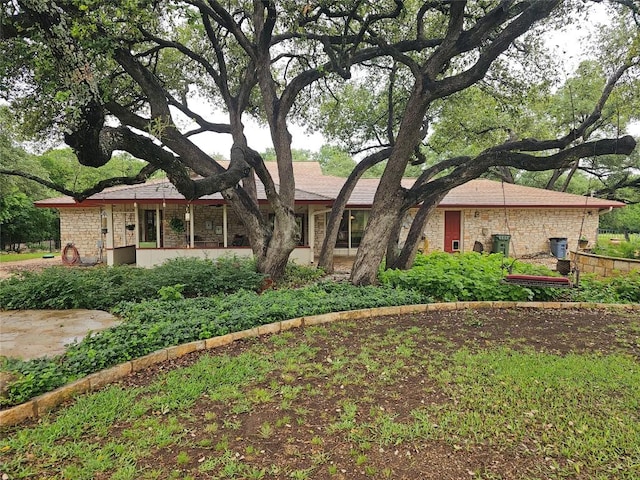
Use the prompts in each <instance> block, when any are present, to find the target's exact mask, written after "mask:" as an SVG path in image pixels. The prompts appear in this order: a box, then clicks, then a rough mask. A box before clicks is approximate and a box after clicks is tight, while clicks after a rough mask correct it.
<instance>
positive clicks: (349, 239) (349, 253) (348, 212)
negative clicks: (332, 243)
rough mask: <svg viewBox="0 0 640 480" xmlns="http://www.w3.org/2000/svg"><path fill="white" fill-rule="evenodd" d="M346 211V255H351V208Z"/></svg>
mask: <svg viewBox="0 0 640 480" xmlns="http://www.w3.org/2000/svg"><path fill="white" fill-rule="evenodd" d="M345 212H347V220H348V222H347V255H348V256H351V209H349V210H345Z"/></svg>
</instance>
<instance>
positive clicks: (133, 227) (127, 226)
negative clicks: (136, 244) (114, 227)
mask: <svg viewBox="0 0 640 480" xmlns="http://www.w3.org/2000/svg"><path fill="white" fill-rule="evenodd" d="M125 228H126V229H127V230H129V231H133V230H135V229H136V226H135V225H134V224H133V223H129V224H128V225H126V226H125Z"/></svg>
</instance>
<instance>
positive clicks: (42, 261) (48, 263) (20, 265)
mask: <svg viewBox="0 0 640 480" xmlns="http://www.w3.org/2000/svg"><path fill="white" fill-rule="evenodd" d="M62 265H63V264H62V261H61V260H60V257H59V256H58V257H54V258H30V259H29V260H19V261H12V262H3V261H0V280H4V279H7V278H9V277H11V276H13V275H15V274H16V273H20V272H41V271H42V270H44V269H45V268H48V267H54V266H62Z"/></svg>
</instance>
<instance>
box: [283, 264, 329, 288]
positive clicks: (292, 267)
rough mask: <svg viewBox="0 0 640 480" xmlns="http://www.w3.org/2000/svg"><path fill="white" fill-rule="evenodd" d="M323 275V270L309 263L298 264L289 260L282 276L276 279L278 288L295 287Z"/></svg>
mask: <svg viewBox="0 0 640 480" xmlns="http://www.w3.org/2000/svg"><path fill="white" fill-rule="evenodd" d="M323 275H324V270H322V269H321V268H317V267H312V266H309V265H298V264H297V263H293V262H289V263H288V264H287V268H286V270H285V272H284V275H283V277H282V278H281V279H280V280H278V283H277V287H278V288H297V287H301V286H303V285H308V284H309V283H313V282H315V281H317V280H318V279H319V278H321V277H322V276H323Z"/></svg>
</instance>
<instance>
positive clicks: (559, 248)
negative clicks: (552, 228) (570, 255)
mask: <svg viewBox="0 0 640 480" xmlns="http://www.w3.org/2000/svg"><path fill="white" fill-rule="evenodd" d="M549 248H550V249H551V255H553V256H554V257H556V258H566V256H567V238H566V237H552V238H550V239H549Z"/></svg>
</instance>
